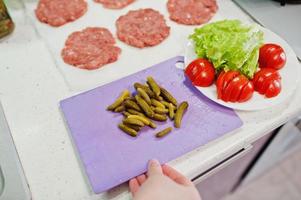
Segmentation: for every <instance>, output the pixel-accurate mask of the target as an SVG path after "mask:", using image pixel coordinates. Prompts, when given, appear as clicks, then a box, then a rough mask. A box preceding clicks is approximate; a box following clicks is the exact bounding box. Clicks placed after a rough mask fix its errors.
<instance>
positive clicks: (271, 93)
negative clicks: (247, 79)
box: [265, 80, 281, 98]
mask: <svg viewBox="0 0 301 200" xmlns="http://www.w3.org/2000/svg"><path fill="white" fill-rule="evenodd" d="M280 92H281V81H280V80H273V81H272V83H271V84H270V85H269V87H268V89H267V90H266V93H265V96H266V97H267V98H272V97H275V96H277V95H278V94H279V93H280Z"/></svg>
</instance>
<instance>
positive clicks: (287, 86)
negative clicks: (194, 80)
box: [185, 27, 301, 111]
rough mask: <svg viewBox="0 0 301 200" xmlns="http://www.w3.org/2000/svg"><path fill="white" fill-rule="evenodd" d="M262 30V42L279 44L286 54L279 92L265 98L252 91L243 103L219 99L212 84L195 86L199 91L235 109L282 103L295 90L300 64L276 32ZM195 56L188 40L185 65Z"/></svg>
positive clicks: (263, 106) (260, 108) (191, 44)
mask: <svg viewBox="0 0 301 200" xmlns="http://www.w3.org/2000/svg"><path fill="white" fill-rule="evenodd" d="M261 29H262V31H263V32H264V38H265V40H264V43H276V44H279V45H280V46H281V47H282V48H283V49H284V51H285V53H286V56H287V61H286V65H285V66H284V67H283V68H282V69H281V70H280V71H279V73H280V75H281V77H282V80H281V81H282V91H281V93H280V94H279V95H278V96H277V97H274V98H270V99H268V98H265V97H264V96H263V95H260V94H259V93H257V92H254V95H253V97H252V99H250V100H249V101H247V102H244V103H231V102H224V101H222V100H220V99H217V93H216V87H215V85H212V86H210V87H196V88H197V89H198V90H199V91H201V92H202V93H203V94H204V95H205V96H207V97H208V98H209V99H211V100H213V101H215V102H217V103H219V104H221V105H224V106H226V107H229V108H233V109H237V110H247V111H252V110H262V109H267V108H270V107H272V106H275V105H277V104H280V103H282V102H283V101H285V100H286V99H288V98H290V96H291V95H292V94H293V92H294V91H295V89H296V87H297V85H298V82H299V80H300V76H301V74H300V73H301V66H300V64H299V62H298V60H297V57H296V54H295V53H294V51H293V50H292V48H291V47H290V46H289V45H288V44H287V43H286V41H284V40H283V39H282V38H281V37H279V36H278V35H277V34H275V33H273V32H272V31H270V30H268V29H266V28H263V27H261ZM196 58H197V56H196V54H195V52H194V44H193V41H188V43H187V45H186V51H185V66H187V65H188V64H189V63H190V62H192V61H193V60H195V59H196Z"/></svg>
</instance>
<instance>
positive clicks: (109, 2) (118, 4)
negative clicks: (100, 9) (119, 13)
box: [94, 0, 135, 9]
mask: <svg viewBox="0 0 301 200" xmlns="http://www.w3.org/2000/svg"><path fill="white" fill-rule="evenodd" d="M94 1H95V2H97V3H101V4H102V5H103V6H104V7H106V8H110V9H120V8H124V7H125V6H127V5H129V4H131V3H133V2H134V1H135V0H94Z"/></svg>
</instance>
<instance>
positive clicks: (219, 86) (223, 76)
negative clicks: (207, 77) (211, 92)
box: [216, 71, 226, 99]
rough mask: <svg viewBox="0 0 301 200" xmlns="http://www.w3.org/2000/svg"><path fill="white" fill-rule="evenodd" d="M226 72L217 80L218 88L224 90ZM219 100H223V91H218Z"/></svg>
mask: <svg viewBox="0 0 301 200" xmlns="http://www.w3.org/2000/svg"><path fill="white" fill-rule="evenodd" d="M225 74H226V73H225V71H222V72H221V73H220V74H219V76H218V78H217V80H216V88H223V84H224V78H225ZM217 98H218V99H221V98H222V89H217Z"/></svg>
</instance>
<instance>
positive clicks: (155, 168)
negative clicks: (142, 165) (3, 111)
mask: <svg viewBox="0 0 301 200" xmlns="http://www.w3.org/2000/svg"><path fill="white" fill-rule="evenodd" d="M156 174H162V167H161V165H160V163H159V161H158V160H155V159H153V160H150V161H149V162H148V171H147V176H153V175H156Z"/></svg>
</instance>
